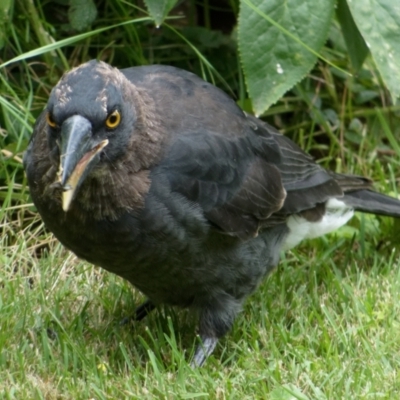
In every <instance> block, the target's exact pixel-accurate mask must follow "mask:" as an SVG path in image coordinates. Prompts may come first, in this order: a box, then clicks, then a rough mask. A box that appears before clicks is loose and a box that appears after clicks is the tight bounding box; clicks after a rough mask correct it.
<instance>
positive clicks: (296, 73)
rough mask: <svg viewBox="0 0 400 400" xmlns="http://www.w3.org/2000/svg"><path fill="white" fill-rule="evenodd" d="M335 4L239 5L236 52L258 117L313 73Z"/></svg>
mask: <svg viewBox="0 0 400 400" xmlns="http://www.w3.org/2000/svg"><path fill="white" fill-rule="evenodd" d="M334 3H335V0H320V1H315V0H286V1H284V2H282V0H241V11H240V16H239V50H240V53H241V60H242V64H243V70H244V73H245V78H246V83H247V89H248V91H249V95H250V97H251V99H252V101H253V108H254V110H255V112H256V114H258V115H259V114H261V113H262V112H264V111H265V110H266V109H267V108H268V107H269V106H270V105H271V104H273V103H275V102H276V101H277V100H278V99H279V98H280V97H281V96H282V95H283V94H284V93H285V92H286V91H287V90H289V89H290V88H291V87H292V86H293V85H294V84H296V83H297V82H298V81H299V80H300V79H301V78H303V77H304V76H305V75H306V74H307V72H308V71H310V69H311V68H312V67H313V65H314V63H315V61H316V59H317V53H316V52H317V51H318V50H319V49H320V48H321V47H322V45H323V44H324V42H325V39H326V37H327V35H328V30H329V26H330V23H331V20H332V15H333V9H334Z"/></svg>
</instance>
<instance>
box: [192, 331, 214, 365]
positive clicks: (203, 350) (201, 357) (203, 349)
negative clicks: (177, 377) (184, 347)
mask: <svg viewBox="0 0 400 400" xmlns="http://www.w3.org/2000/svg"><path fill="white" fill-rule="evenodd" d="M201 341H202V342H201V343H200V344H199V345H198V346H197V348H196V352H195V353H194V357H193V360H192V362H191V363H190V366H191V367H193V368H197V367H201V366H202V365H203V364H204V362H205V361H206V360H207V358H208V356H209V355H210V354H211V353H212V352H213V351H214V349H215V346H216V345H217V343H218V338H216V337H202V338H201Z"/></svg>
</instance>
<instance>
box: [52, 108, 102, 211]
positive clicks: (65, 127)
mask: <svg viewBox="0 0 400 400" xmlns="http://www.w3.org/2000/svg"><path fill="white" fill-rule="evenodd" d="M107 145H108V139H105V140H103V141H100V142H99V141H96V140H94V139H93V137H92V125H91V123H90V122H89V121H88V120H87V119H86V118H84V117H82V116H80V115H73V116H72V117H70V118H68V119H66V120H65V121H64V122H63V124H62V126H61V143H60V154H61V157H60V166H59V170H58V179H59V182H60V183H61V187H62V190H63V194H62V208H63V210H64V211H65V212H66V211H68V210H69V208H70V205H71V203H72V200H73V199H74V197H75V194H76V193H77V191H78V188H79V187H80V185H81V184H82V182H83V181H84V180H85V178H86V177H87V176H88V174H89V172H90V171H91V170H92V168H93V167H94V166H95V165H96V164H97V163H98V161H99V159H100V152H101V150H102V149H103V148H104V147H105V146H107Z"/></svg>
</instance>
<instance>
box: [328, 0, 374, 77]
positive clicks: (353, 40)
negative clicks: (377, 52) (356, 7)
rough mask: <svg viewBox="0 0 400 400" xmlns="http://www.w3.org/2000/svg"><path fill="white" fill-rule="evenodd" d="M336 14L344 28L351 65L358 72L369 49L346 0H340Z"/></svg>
mask: <svg viewBox="0 0 400 400" xmlns="http://www.w3.org/2000/svg"><path fill="white" fill-rule="evenodd" d="M336 14H337V17H338V20H339V23H340V26H341V27H342V33H343V37H344V40H345V42H346V46H347V50H348V53H349V57H350V61H351V64H352V65H353V67H354V69H355V70H356V71H358V70H359V69H360V68H361V67H362V65H363V63H364V61H365V58H366V57H367V55H368V47H367V45H366V43H365V41H364V38H363V37H362V36H361V33H360V31H359V30H358V28H357V25H356V24H355V22H354V19H353V16H352V15H351V12H350V9H349V6H348V4H347V1H346V0H339V1H338V7H337V10H336Z"/></svg>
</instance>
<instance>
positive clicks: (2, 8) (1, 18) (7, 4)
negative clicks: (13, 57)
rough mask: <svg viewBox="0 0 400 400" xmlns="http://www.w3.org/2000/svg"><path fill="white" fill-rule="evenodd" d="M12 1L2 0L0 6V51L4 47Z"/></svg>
mask: <svg viewBox="0 0 400 400" xmlns="http://www.w3.org/2000/svg"><path fill="white" fill-rule="evenodd" d="M13 2H14V1H13V0H2V1H1V4H0V49H1V48H3V47H4V45H5V42H6V40H7V39H8V36H7V23H8V21H9V18H10V15H9V14H10V10H11V6H12V4H13Z"/></svg>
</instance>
